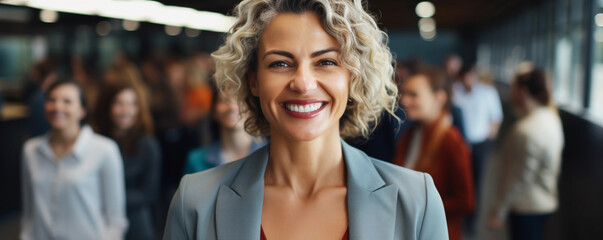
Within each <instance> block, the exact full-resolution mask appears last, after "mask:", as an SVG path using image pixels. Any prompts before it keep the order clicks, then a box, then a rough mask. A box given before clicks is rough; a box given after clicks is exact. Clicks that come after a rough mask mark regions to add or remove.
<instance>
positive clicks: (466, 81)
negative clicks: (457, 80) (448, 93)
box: [461, 71, 478, 88]
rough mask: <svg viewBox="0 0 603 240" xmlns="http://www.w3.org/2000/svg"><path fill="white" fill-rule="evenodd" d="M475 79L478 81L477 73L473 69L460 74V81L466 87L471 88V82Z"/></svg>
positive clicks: (474, 81) (473, 82)
mask: <svg viewBox="0 0 603 240" xmlns="http://www.w3.org/2000/svg"><path fill="white" fill-rule="evenodd" d="M477 81H478V79H477V73H476V72H475V71H470V72H468V73H466V74H464V75H463V76H461V82H462V83H463V85H465V87H467V88H471V87H472V86H473V84H475V83H476V82H477Z"/></svg>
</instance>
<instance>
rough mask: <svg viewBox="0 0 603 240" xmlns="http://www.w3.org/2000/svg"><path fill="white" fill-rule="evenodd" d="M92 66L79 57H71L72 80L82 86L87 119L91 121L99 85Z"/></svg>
mask: <svg viewBox="0 0 603 240" xmlns="http://www.w3.org/2000/svg"><path fill="white" fill-rule="evenodd" d="M93 69H94V68H93V67H92V64H90V63H89V62H87V61H85V60H84V58H83V57H81V56H77V55H75V56H73V57H71V72H72V77H73V79H74V80H75V81H76V82H78V83H79V84H80V86H82V88H83V89H84V93H85V95H86V103H87V104H88V106H86V108H87V109H88V111H89V112H88V118H89V119H93V117H94V116H93V115H94V113H95V109H96V105H97V102H98V97H99V94H100V89H101V85H100V84H99V82H98V81H97V79H96V77H95V72H94V70H93Z"/></svg>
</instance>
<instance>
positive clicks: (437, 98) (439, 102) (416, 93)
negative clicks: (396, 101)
mask: <svg viewBox="0 0 603 240" xmlns="http://www.w3.org/2000/svg"><path fill="white" fill-rule="evenodd" d="M445 100H446V94H445V93H444V91H436V92H434V91H433V90H432V88H431V86H430V85H429V80H428V79H427V77H426V76H424V75H414V76H411V77H410V78H408V80H406V81H405V82H404V83H403V84H402V92H401V102H402V105H404V109H405V110H406V115H407V116H408V118H409V119H411V120H415V121H419V122H424V121H427V122H429V121H431V120H433V119H435V118H437V117H438V116H439V115H440V113H441V112H442V109H443V107H444V103H445Z"/></svg>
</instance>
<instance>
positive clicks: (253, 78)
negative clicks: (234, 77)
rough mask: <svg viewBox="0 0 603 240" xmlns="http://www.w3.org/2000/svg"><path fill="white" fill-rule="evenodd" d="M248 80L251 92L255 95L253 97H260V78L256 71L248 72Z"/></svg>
mask: <svg viewBox="0 0 603 240" xmlns="http://www.w3.org/2000/svg"><path fill="white" fill-rule="evenodd" d="M246 75H247V80H248V83H249V89H250V90H251V94H253V96H255V97H259V96H260V94H259V90H258V80H257V79H258V78H257V73H256V72H254V71H249V72H247V74H246Z"/></svg>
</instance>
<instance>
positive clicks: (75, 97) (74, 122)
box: [44, 84, 86, 130]
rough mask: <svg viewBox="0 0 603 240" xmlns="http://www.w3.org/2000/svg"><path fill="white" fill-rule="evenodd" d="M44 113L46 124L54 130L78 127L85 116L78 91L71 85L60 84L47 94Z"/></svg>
mask: <svg viewBox="0 0 603 240" xmlns="http://www.w3.org/2000/svg"><path fill="white" fill-rule="evenodd" d="M47 94H48V97H47V98H46V101H45V103H44V111H45V114H46V119H48V123H49V124H50V126H51V127H52V128H53V129H55V130H64V129H69V128H74V127H79V124H80V123H79V122H80V120H81V119H83V118H84V117H85V116H86V111H85V110H84V107H83V106H82V102H81V101H80V94H81V93H80V91H79V89H78V88H77V87H76V86H75V85H72V84H62V85H60V86H57V87H56V88H54V89H53V90H52V91H51V92H49V93H47Z"/></svg>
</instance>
